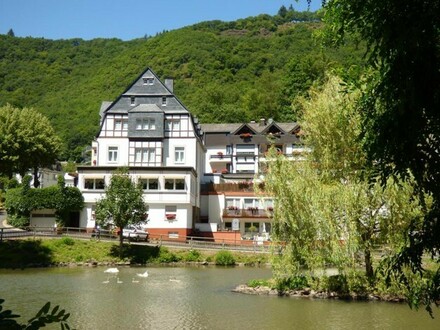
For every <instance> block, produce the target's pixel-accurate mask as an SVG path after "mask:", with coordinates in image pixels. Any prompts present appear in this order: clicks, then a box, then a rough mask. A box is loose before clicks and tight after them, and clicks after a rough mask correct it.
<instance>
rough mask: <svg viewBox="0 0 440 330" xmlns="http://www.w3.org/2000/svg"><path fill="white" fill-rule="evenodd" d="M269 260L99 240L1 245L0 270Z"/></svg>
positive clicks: (42, 240)
mask: <svg viewBox="0 0 440 330" xmlns="http://www.w3.org/2000/svg"><path fill="white" fill-rule="evenodd" d="M268 258H269V257H268V256H267V255H261V254H254V253H243V252H229V251H225V250H221V251H199V250H179V249H172V248H167V247H164V246H147V245H137V244H124V245H123V248H122V250H120V249H119V244H118V243H112V242H104V241H98V240H95V239H93V240H90V241H85V240H75V239H72V238H69V237H63V238H60V239H26V240H10V241H4V242H0V268H30V267H54V266H56V267H74V266H130V265H132V266H135V265H146V264H168V265H175V266H179V265H185V264H194V265H196V264H197V265H209V264H222V265H234V264H235V265H247V266H255V265H266V264H267V263H268Z"/></svg>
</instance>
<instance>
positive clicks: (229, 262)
mask: <svg viewBox="0 0 440 330" xmlns="http://www.w3.org/2000/svg"><path fill="white" fill-rule="evenodd" d="M214 260H215V264H216V265H219V266H234V265H235V258H234V256H233V255H232V253H231V252H229V251H224V250H223V251H219V252H217V253H216V255H215V257H214Z"/></svg>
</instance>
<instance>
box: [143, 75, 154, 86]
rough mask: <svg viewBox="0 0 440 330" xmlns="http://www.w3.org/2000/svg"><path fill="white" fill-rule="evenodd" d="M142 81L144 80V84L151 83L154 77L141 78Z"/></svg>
mask: <svg viewBox="0 0 440 330" xmlns="http://www.w3.org/2000/svg"><path fill="white" fill-rule="evenodd" d="M142 81H143V82H144V85H153V84H154V78H146V77H144V78H142Z"/></svg>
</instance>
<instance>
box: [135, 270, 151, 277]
mask: <svg viewBox="0 0 440 330" xmlns="http://www.w3.org/2000/svg"><path fill="white" fill-rule="evenodd" d="M137 276H139V277H148V271H145V272H144V273H142V274H137Z"/></svg>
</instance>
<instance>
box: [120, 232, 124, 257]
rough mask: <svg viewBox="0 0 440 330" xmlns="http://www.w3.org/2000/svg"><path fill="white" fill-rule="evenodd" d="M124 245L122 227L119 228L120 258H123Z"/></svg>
mask: <svg viewBox="0 0 440 330" xmlns="http://www.w3.org/2000/svg"><path fill="white" fill-rule="evenodd" d="M123 245H124V236H122V228H121V229H120V230H119V258H121V259H122V247H123Z"/></svg>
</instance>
